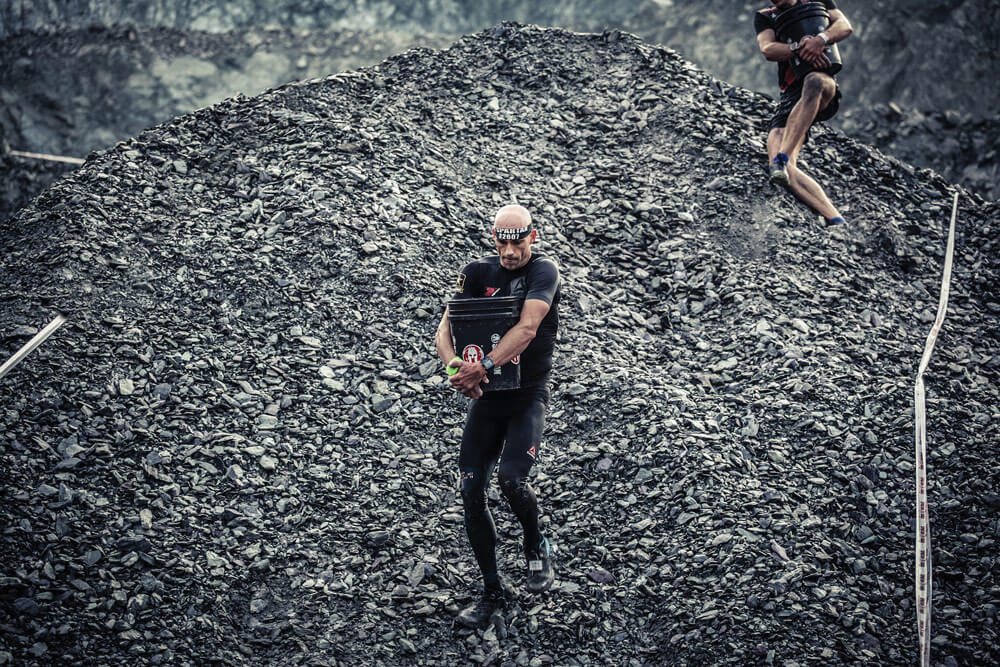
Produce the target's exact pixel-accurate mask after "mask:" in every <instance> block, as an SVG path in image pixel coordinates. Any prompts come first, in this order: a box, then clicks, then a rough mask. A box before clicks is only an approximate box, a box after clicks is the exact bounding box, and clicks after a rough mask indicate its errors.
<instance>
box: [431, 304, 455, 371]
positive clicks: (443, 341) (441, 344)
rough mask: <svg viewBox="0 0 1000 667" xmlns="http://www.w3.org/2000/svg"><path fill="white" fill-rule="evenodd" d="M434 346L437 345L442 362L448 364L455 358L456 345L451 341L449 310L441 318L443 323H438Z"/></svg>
mask: <svg viewBox="0 0 1000 667" xmlns="http://www.w3.org/2000/svg"><path fill="white" fill-rule="evenodd" d="M434 346H435V347H437V353H438V357H440V358H441V363H443V364H445V365H447V364H448V362H449V361H451V360H452V359H454V358H455V356H456V355H455V346H454V345H453V344H452V341H451V323H450V322H449V321H448V313H447V312H445V315H444V317H443V318H441V323H440V324H438V328H437V332H435V334H434Z"/></svg>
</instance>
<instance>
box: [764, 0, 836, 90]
mask: <svg viewBox="0 0 1000 667" xmlns="http://www.w3.org/2000/svg"><path fill="white" fill-rule="evenodd" d="M829 27H830V13H829V12H827V11H826V7H825V6H824V5H823V3H821V2H800V3H798V4H795V5H792V6H791V7H789V8H788V9H786V10H784V11H783V12H781V13H780V14H778V16H777V17H776V18H775V29H774V32H775V34H776V35H777V37H778V40H779V41H782V42H785V43H788V44H791V43H792V42H798V41H801V40H802V39H803V38H804V37H809V36H811V35H818V34H819V33H821V32H823V31H824V30H826V29H827V28H829ZM824 53H825V54H826V57H827V59H829V61H830V66H829V67H827V68H826V69H824V70H820V71H822V72H826V73H827V74H836V73H837V72H839V71H840V70H841V69H842V68H843V63H842V62H841V60H840V49H838V48H837V45H836V44H830V45H829V46H827V47H826V49H825V51H824ZM792 69H794V70H795V75H796V76H797V77H798V78H799V80H801V79H803V78H805V76H806V74H808V73H809V72H812V71H814V70H815V69H816V68H815V67H813V66H812V65H810V64H809V63H807V62H806V61H805V60H802V59H801V58H799V57H798V56H794V57H793V58H792Z"/></svg>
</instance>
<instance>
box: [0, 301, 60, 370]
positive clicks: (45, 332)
mask: <svg viewBox="0 0 1000 667" xmlns="http://www.w3.org/2000/svg"><path fill="white" fill-rule="evenodd" d="M64 322H66V316H65V315H63V314H59V315H57V316H56V318H55V319H54V320H52V321H51V322H49V325H48V326H47V327H45V328H44V329H42V330H41V331H39V332H38V333H36V334H35V337H34V338H32V339H31V340H29V341H28V342H27V343H25V344H24V346H22V347H21V349H20V350H18V351H17V352H15V353H14V356H13V357H11V358H10V359H8V360H7V361H5V362H4V364H3V366H0V379H2V378H3V376H4V375H7V373H8V372H10V371H11V370H12V369H13V368H14V366H17V365H18V364H19V363H21V360H22V359H24V358H25V357H26V356H28V355H29V354H31V351H32V350H34V349H35V348H36V347H38V346H39V345H41V344H42V343H44V342H45V339H46V338H48V337H49V336H51V335H52V334H54V333H55V331H56V329H58V328H59V327H61V326H62V325H63V323H64Z"/></svg>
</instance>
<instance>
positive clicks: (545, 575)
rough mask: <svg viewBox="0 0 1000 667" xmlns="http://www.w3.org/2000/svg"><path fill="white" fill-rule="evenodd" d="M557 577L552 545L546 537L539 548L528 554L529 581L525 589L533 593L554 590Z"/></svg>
mask: <svg viewBox="0 0 1000 667" xmlns="http://www.w3.org/2000/svg"><path fill="white" fill-rule="evenodd" d="M555 579H556V575H555V572H554V571H553V569H552V545H550V544H549V540H548V538H546V537H543V538H542V541H541V543H540V544H539V545H538V547H537V548H536V549H535V550H533V551H531V552H529V553H528V580H527V581H526V582H525V585H524V587H525V588H527V589H528V591H530V592H532V593H542V592H545V591H547V590H549V589H550V588H552V583H553V582H554V581H555Z"/></svg>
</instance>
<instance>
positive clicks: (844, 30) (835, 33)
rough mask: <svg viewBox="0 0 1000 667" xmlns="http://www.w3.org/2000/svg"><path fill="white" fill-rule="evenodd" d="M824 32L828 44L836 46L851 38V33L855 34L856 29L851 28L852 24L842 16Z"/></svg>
mask: <svg viewBox="0 0 1000 667" xmlns="http://www.w3.org/2000/svg"><path fill="white" fill-rule="evenodd" d="M823 32H824V33H826V38H827V43H828V44H836V43H837V42H842V41H844V40H845V39H847V38H848V37H850V36H851V33H852V32H854V28H853V27H852V26H851V22H850V21H848V20H847V17H844V16H842V17H840V18H839V19H837V20H836V21H834V22H833V23H831V24H830V26H829V27H828V28H827V29H826V30H824V31H823Z"/></svg>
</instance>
